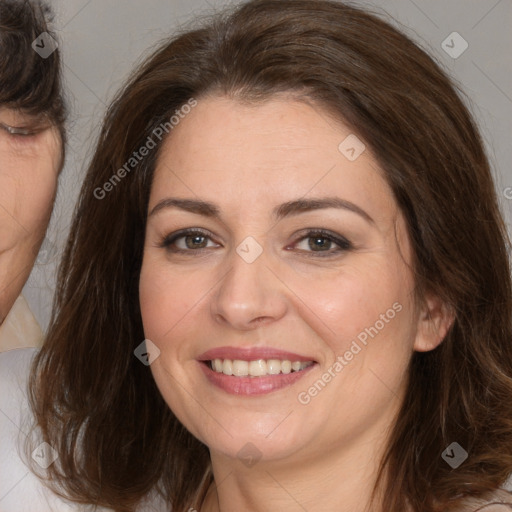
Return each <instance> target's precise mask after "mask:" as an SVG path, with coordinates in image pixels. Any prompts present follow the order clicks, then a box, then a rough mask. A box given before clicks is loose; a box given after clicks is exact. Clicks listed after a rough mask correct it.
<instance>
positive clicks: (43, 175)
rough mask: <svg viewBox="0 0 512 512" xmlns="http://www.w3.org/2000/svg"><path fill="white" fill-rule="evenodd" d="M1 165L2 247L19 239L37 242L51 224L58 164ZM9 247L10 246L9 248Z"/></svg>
mask: <svg viewBox="0 0 512 512" xmlns="http://www.w3.org/2000/svg"><path fill="white" fill-rule="evenodd" d="M3 156H4V155H0V158H2V161H1V162H0V166H1V167H0V204H1V205H2V208H1V209H0V233H1V235H2V240H3V245H6V246H8V245H9V246H12V244H13V243H15V242H16V240H17V239H18V238H20V237H23V238H24V239H25V238H27V234H28V235H30V238H31V239H34V240H35V239H36V238H38V237H40V236H41V235H42V233H43V232H44V230H45V229H46V225H47V223H48V220H49V217H50V213H51V209H52V205H53V199H54V197H55V191H56V187H57V164H56V163H55V161H54V160H53V159H52V158H49V157H46V158H44V157H42V158H41V159H37V158H34V159H32V158H30V159H19V160H16V159H13V158H3ZM6 248H7V247H6Z"/></svg>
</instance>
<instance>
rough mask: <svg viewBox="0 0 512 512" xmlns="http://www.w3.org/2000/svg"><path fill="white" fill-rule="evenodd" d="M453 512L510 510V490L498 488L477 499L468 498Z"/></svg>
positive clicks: (511, 500) (511, 501)
mask: <svg viewBox="0 0 512 512" xmlns="http://www.w3.org/2000/svg"><path fill="white" fill-rule="evenodd" d="M453 512H512V492H510V491H508V490H506V489H499V490H497V491H494V492H492V493H489V494H487V495H486V496H483V497H481V498H478V499H475V498H471V499H468V500H467V501H465V502H464V504H461V505H460V506H459V507H457V508H456V509H454V510H453Z"/></svg>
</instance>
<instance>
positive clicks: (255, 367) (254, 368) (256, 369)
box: [249, 359, 267, 377]
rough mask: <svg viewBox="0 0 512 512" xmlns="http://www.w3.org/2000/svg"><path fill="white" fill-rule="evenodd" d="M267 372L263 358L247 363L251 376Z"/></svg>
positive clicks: (258, 375)
mask: <svg viewBox="0 0 512 512" xmlns="http://www.w3.org/2000/svg"><path fill="white" fill-rule="evenodd" d="M266 374H267V362H266V361H265V360H264V359H258V360H257V361H251V362H250V363H249V375H250V376H251V377H261V376H262V375H266Z"/></svg>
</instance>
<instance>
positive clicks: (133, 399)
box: [31, 0, 512, 512]
mask: <svg viewBox="0 0 512 512" xmlns="http://www.w3.org/2000/svg"><path fill="white" fill-rule="evenodd" d="M288 91H296V92H299V93H301V94H303V95H304V96H305V97H307V98H310V99H313V100H316V101H318V102H319V103H320V104H321V105H323V106H324V108H325V109H326V111H327V112H329V113H331V114H333V115H335V116H336V117H337V118H339V119H340V120H342V121H343V122H344V123H346V124H347V125H348V126H350V127H351V129H352V130H353V131H354V133H356V134H357V135H358V136H359V137H360V138H361V139H362V140H364V141H365V143H366V144H367V145H368V146H369V148H371V150H372V151H373V154H374V155H376V157H377V160H378V161H379V163H380V165H381V167H382V169H383V172H384V174H385V176H386V178H387V180H388V182H389V184H390V186H391V187H392V190H393V192H394V195H395V198H396V201H397V203H398V205H399V207H400V209H401V211H402V212H403V214H404V216H405V218H406V221H407V224H408V232H409V237H410V240H411V244H412V247H413V252H414V255H415V261H414V271H415V276H416V284H417V298H418V299H419V300H421V299H422V298H424V296H425V293H426V292H429V293H433V294H435V295H437V296H439V297H440V298H441V299H442V300H443V301H444V302H445V303H446V304H447V305H448V306H449V307H450V308H452V309H453V311H454V314H455V320H454V323H453V326H452V328H451V329H450V331H449V333H448V335H447V336H446V338H445V339H444V341H443V343H441V345H440V346H439V347H438V348H437V349H435V350H433V351H431V352H426V353H415V354H414V355H413V357H412V360H411V362H410V369H409V376H408V378H409V383H408V389H407V393H406V396H405V399H404V402H403V405H402V408H401V411H400V413H399V416H398V418H397V421H396V424H395V425H394V426H393V429H392V433H391V437H390V440H389V445H388V450H387V454H386V456H385V458H384V459H383V461H382V466H381V474H380V480H379V482H378V483H380V485H382V486H383V491H384V492H383V502H382V503H381V504H380V505H381V507H382V510H393V511H394V512H399V511H403V510H413V511H416V512H429V511H440V510H451V508H450V507H451V504H452V505H453V506H456V505H458V504H460V503H462V501H461V500H462V499H463V498H464V497H468V496H481V495H484V493H486V492H488V491H492V490H494V489H497V488H499V486H500V485H502V484H503V482H504V481H505V480H506V478H507V476H508V475H509V473H510V472H511V471H512V401H511V400H510V397H511V396H512V379H511V376H512V343H511V339H512V337H511V327H512V326H511V313H512V295H511V281H510V274H509V262H508V253H507V250H508V246H509V242H508V238H507V234H506V229H505V226H504V223H503V220H502V217H501V214H500V212H499V208H498V205H497V199H496V195H495V190H494V185H493V180H492V177H491V172H490V169H489V164H488V161H487V158H486V156H485V154H484V150H483V145H482V141H481V138H480V136H479V134H478V130H477V128H476V126H475V124H474V121H473V120H472V118H471V115H470V114H469V112H468V110H467V108H466V107H465V105H464V103H463V102H462V101H461V99H460V97H459V94H458V93H457V90H456V87H455V86H454V84H452V83H451V81H450V79H449V78H447V76H446V75H445V74H444V73H443V71H442V70H441V69H440V68H439V67H438V66H437V65H436V64H435V63H434V61H433V60H432V59H431V58H430V57H429V56H428V55H427V54H426V53H425V52H424V51H422V50H421V49H420V48H418V47H417V46H416V45H415V44H414V43H413V42H411V41H410V40H409V39H408V38H407V37H405V36H404V35H403V34H401V33H400V32H398V31H397V30H396V29H394V28H393V27H391V26H390V25H389V24H388V23H386V22H384V21H382V20H381V19H380V18H379V17H378V16H376V15H372V14H369V13H368V12H365V11H362V10H360V9H357V8H354V7H351V6H348V5H346V4H343V3H340V2H332V1H324V0H316V1H311V0H261V1H251V2H248V3H245V4H243V5H241V6H240V7H237V8H235V9H234V10H233V11H229V12H228V11H227V12H224V13H221V14H220V15H217V16H216V17H214V18H213V19H212V20H210V21H209V22H208V23H205V24H203V25H202V26H201V27H199V28H197V29H194V30H190V31H188V32H184V33H182V34H181V35H179V36H177V37H175V38H173V39H171V40H170V41H166V42H165V43H164V44H163V45H162V46H161V47H160V48H159V49H158V50H157V51H156V52H154V54H153V55H152V56H151V57H150V58H149V59H147V61H146V62H145V63H144V64H143V65H142V66H141V67H140V69H138V70H137V71H136V72H135V74H134V75H133V76H132V78H131V79H130V80H129V82H128V84H127V85H126V86H125V87H124V88H123V90H122V91H121V92H120V93H119V94H118V95H117V97H116V99H115V101H114V102H113V104H112V105H111V107H110V108H109V110H108V112H107V114H106V117H105V121H104V124H103V128H102V131H101V134H100V136H99V140H98V144H97V149H96V152H95V154H94V157H93V159H92V162H91V164H90V167H89V171H88V173H87V176H86V178H85V182H84V184H83V187H82V190H81V194H80V198H79V202H78V205H77V208H76V212H75V216H74V221H73V225H72V228H71V235H70V238H69V241H68V245H67V248H66V251H65V255H64V259H63V262H62V265H61V267H60V274H59V280H58V287H57V293H56V298H55V304H54V311H53V315H52V320H51V325H50V329H49V333H48V336H47V339H46V342H45V345H44V347H43V349H42V350H41V352H40V353H39V354H38V356H37V358H36V360H35V364H34V368H33V370H34V371H33V374H32V380H31V400H32V407H33V410H34V412H35V416H36V419H37V423H38V425H39V426H40V427H41V429H42V433H43V437H44V439H45V441H47V442H48V443H50V444H51V445H52V446H53V447H54V448H55V449H56V450H57V451H58V453H59V459H58V461H57V462H56V463H54V464H53V465H52V466H51V467H50V468H49V471H50V477H51V479H52V481H53V483H54V485H55V486H57V485H60V486H61V489H62V492H63V493H65V494H67V495H68V496H70V497H71V498H72V499H74V500H77V501H80V502H85V503H97V504H100V505H104V506H109V507H112V508H114V509H116V510H122V511H128V510H133V509H134V507H135V506H136V505H137V503H138V502H139V501H140V500H141V498H142V497H143V496H144V495H145V494H146V493H148V492H149V491H150V490H151V489H154V488H156V487H158V488H159V490H160V491H161V493H162V495H163V496H164V497H165V498H166V500H167V501H168V502H169V503H172V506H173V511H175V512H182V511H185V510H188V507H189V506H190V504H191V503H192V502H193V499H194V496H195V493H196V492H197V491H198V488H199V486H200V482H201V479H202V478H203V476H204V475H205V474H206V472H207V471H209V455H208V449H207V447H206V446H204V445H203V444H201V443H200V442H199V441H198V440H196V439H195V438H194V437H192V436H191V434H189V433H188V432H187V431H186V429H185V428H184V427H183V426H182V425H181V424H180V423H179V421H178V420H177V419H176V418H175V416H174V415H173V413H172V411H171V410H170V409H169V407H168V406H167V405H166V403H165V402H164V400H163V399H162V397H161V395H160V393H159V391H158V389H157V388H156V385H155V382H154V380H153V378H152V375H151V372H150V370H149V369H148V368H147V367H145V366H144V365H142V364H141V363H140V362H139V360H138V359H136V358H135V357H134V355H133V351H134V349H135V348H136V347H137V346H138V345H139V344H140V343H141V341H142V340H143V339H144V332H143V328H142V322H141V315H140V310H139V302H138V278H139V273H140V268H141V262H142V250H143V237H144V230H145V221H146V215H147V206H148V198H149V191H150V186H151V181H152V174H153V171H154V169H155V163H156V160H157V157H158V148H157V149H155V150H154V151H152V152H150V154H149V155H148V156H147V157H146V158H145V159H144V160H142V161H141V162H140V163H138V165H137V167H136V168H135V169H134V170H133V171H131V174H130V175H129V176H126V177H125V178H124V179H121V180H118V182H117V183H116V185H115V187H113V188H114V189H113V190H112V191H111V192H110V193H109V195H108V197H105V198H104V199H97V198H96V194H95V191H96V190H98V187H102V186H103V184H104V183H106V182H108V181H109V180H110V179H111V178H112V176H113V175H114V174H116V172H117V170H118V169H120V168H122V167H123V165H124V164H125V163H126V161H128V159H129V158H130V157H131V155H132V153H133V152H134V151H135V150H137V148H140V147H141V146H142V145H143V144H144V143H145V141H146V140H147V138H148V137H150V136H151V134H152V131H153V130H154V129H155V127H158V126H159V125H160V124H161V123H162V122H165V121H167V119H168V118H169V116H170V115H172V114H173V113H174V111H175V110H176V109H178V108H179V107H180V106H181V105H183V104H184V103H186V102H187V100H189V99H190V98H196V99H198V100H199V101H200V99H201V97H204V96H205V95H207V94H222V95H227V96H230V97H233V98H237V99H240V100H244V101H260V100H264V99H266V98H269V97H271V96H272V95H274V94H277V93H280V92H288ZM159 147H161V144H160V145H159ZM453 441H456V442H458V443H459V444H460V445H461V446H462V447H464V448H465V450H466V451H467V452H468V453H469V457H468V459H467V460H466V461H465V462H464V463H463V464H462V465H461V466H460V467H458V468H457V469H456V470H453V469H452V468H451V467H450V466H449V465H448V464H447V463H446V462H445V461H444V460H443V459H442V458H441V453H442V452H443V450H445V448H446V447H447V446H448V445H450V443H452V442H453ZM387 475H392V478H388V477H387ZM210 478H211V477H210Z"/></svg>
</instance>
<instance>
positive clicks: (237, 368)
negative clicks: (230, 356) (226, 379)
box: [233, 359, 249, 377]
mask: <svg viewBox="0 0 512 512" xmlns="http://www.w3.org/2000/svg"><path fill="white" fill-rule="evenodd" d="M233 375H236V376H237V377H247V375H249V362H248V361H240V360H239V359H235V360H234V361H233Z"/></svg>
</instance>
